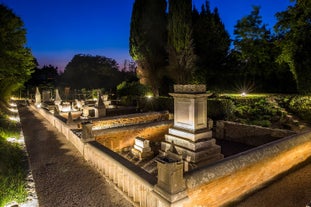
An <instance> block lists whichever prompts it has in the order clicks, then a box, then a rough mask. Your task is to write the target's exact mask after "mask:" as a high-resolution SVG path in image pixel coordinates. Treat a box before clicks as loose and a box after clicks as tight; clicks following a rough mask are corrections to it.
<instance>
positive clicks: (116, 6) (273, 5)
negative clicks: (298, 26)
mask: <svg viewBox="0 0 311 207" xmlns="http://www.w3.org/2000/svg"><path fill="white" fill-rule="evenodd" d="M133 2H134V0H109V1H108V0H83V1H82V0H0V3H3V4H5V5H6V6H8V7H9V8H11V9H12V10H13V12H14V13H15V14H16V15H17V16H19V17H21V18H22V20H23V22H24V24H25V28H26V30H27V47H29V48H31V50H32V53H33V55H34V56H35V57H36V58H37V60H38V62H39V64H40V66H43V65H49V64H51V65H53V66H57V67H58V68H59V69H60V70H63V69H64V68H65V66H66V65H67V63H68V62H69V61H70V60H71V59H72V58H73V56H74V55H75V54H91V55H102V56H106V57H109V58H114V59H115V60H116V61H117V62H119V63H120V64H121V65H122V63H123V61H124V60H125V59H131V57H130V55H129V52H128V51H129V31H130V18H131V12H132V5H133ZM203 3H205V0H193V4H194V5H195V6H196V7H197V8H198V10H200V8H201V5H202V4H203ZM210 4H211V8H212V9H213V8H214V7H217V8H218V10H219V14H220V17H221V19H222V21H223V22H224V24H225V27H226V30H227V31H228V32H229V33H230V34H231V35H232V34H233V29H234V25H235V24H236V23H237V20H239V19H241V18H242V17H243V16H245V15H248V14H249V13H250V12H251V10H252V5H256V6H261V10H260V15H261V16H262V17H263V22H264V23H266V24H268V26H269V28H272V27H273V25H274V24H275V22H276V19H275V17H274V14H275V13H276V12H279V11H284V10H286V8H287V6H288V5H290V2H289V0H210ZM232 38H233V36H232Z"/></svg>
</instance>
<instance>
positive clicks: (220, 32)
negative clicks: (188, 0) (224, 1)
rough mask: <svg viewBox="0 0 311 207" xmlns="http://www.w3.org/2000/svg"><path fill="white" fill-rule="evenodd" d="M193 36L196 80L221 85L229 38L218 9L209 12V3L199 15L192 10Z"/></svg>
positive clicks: (207, 2) (202, 8)
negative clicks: (220, 79)
mask: <svg viewBox="0 0 311 207" xmlns="http://www.w3.org/2000/svg"><path fill="white" fill-rule="evenodd" d="M193 28H194V30H193V31H194V32H193V36H194V43H195V53H196V55H197V71H196V79H197V80H198V81H200V82H203V83H206V84H209V85H211V84H213V85H215V84H217V83H221V82H222V81H219V78H220V77H222V76H223V74H224V65H225V62H226V58H227V55H228V51H229V48H230V42H231V40H230V36H229V34H228V32H227V31H226V30H225V26H224V24H223V23H222V21H221V19H220V17H219V13H218V9H217V8H215V9H214V11H213V12H211V11H210V6H209V1H206V2H205V4H203V5H202V7H201V12H200V13H199V12H198V11H197V10H196V9H195V8H194V10H193Z"/></svg>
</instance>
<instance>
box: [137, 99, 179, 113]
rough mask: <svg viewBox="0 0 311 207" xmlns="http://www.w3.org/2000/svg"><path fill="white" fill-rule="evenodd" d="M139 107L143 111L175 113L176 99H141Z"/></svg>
mask: <svg viewBox="0 0 311 207" xmlns="http://www.w3.org/2000/svg"><path fill="white" fill-rule="evenodd" d="M139 107H140V108H141V109H142V111H165V110H168V111H169V112H171V113H173V112H174V99H173V98H172V97H165V96H159V97H151V98H147V97H144V98H141V99H140V100H139Z"/></svg>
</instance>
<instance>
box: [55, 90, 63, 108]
mask: <svg viewBox="0 0 311 207" xmlns="http://www.w3.org/2000/svg"><path fill="white" fill-rule="evenodd" d="M61 102H62V99H61V97H60V95H59V92H58V89H55V99H54V104H55V105H58V106H59V105H60V104H61Z"/></svg>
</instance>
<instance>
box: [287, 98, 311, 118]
mask: <svg viewBox="0 0 311 207" xmlns="http://www.w3.org/2000/svg"><path fill="white" fill-rule="evenodd" d="M288 108H289V110H290V111H291V112H293V113H294V114H296V115H297V116H299V117H300V118H301V119H303V120H305V121H307V122H309V123H311V96H294V97H292V98H291V99H290V100H289V101H288Z"/></svg>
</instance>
